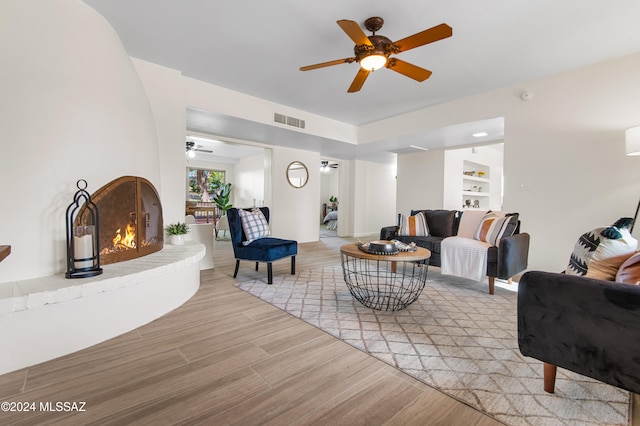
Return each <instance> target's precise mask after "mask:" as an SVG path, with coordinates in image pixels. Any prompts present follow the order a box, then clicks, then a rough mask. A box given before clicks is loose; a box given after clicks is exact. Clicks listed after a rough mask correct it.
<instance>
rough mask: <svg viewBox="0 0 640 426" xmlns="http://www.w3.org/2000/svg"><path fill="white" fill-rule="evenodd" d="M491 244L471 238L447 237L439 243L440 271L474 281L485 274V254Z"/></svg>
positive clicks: (480, 279)
mask: <svg viewBox="0 0 640 426" xmlns="http://www.w3.org/2000/svg"><path fill="white" fill-rule="evenodd" d="M489 247H491V244H488V243H485V242H482V241H478V240H474V239H473V238H464V237H449V238H445V239H444V240H442V242H441V243H440V260H441V266H440V272H441V273H442V274H443V275H455V276H457V277H462V278H467V279H470V280H474V281H483V280H484V277H485V276H486V275H487V255H488V252H489Z"/></svg>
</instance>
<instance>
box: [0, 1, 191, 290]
mask: <svg viewBox="0 0 640 426" xmlns="http://www.w3.org/2000/svg"><path fill="white" fill-rule="evenodd" d="M0 57H1V58H2V66H0V93H2V96H0V141H1V142H0V194H2V199H3V206H2V208H1V209H0V238H1V239H2V241H1V244H9V245H11V246H12V253H11V255H10V256H9V257H7V258H6V259H5V260H4V261H3V262H2V263H0V282H12V281H15V280H20V279H27V278H34V277H40V276H45V275H52V274H55V273H60V272H63V271H65V270H66V266H65V259H66V249H65V211H66V208H67V206H68V205H69V204H70V203H71V202H72V200H73V194H74V193H75V191H76V190H77V189H76V181H77V180H78V179H85V180H86V181H87V182H88V188H87V189H88V191H89V192H93V191H95V190H97V189H98V188H100V187H101V186H102V185H104V184H106V183H108V182H109V181H111V180H112V179H115V178H117V177H120V176H123V175H135V176H142V177H144V178H146V179H148V180H149V181H151V182H152V183H153V184H154V185H155V186H156V188H157V189H158V191H160V192H162V185H161V184H162V182H161V181H160V168H159V145H158V142H157V139H156V128H155V123H154V119H153V116H152V112H151V109H150V107H149V100H148V99H147V96H146V93H145V91H144V88H143V86H142V84H141V82H140V79H139V77H138V74H137V73H136V70H135V68H134V67H133V65H132V62H131V60H130V58H129V56H128V55H127V53H126V52H125V50H124V48H123V47H122V44H121V42H120V39H119V37H118V35H117V34H116V33H115V31H113V29H112V28H111V27H110V26H109V25H108V24H107V23H106V21H105V20H104V19H103V18H102V17H101V16H100V15H98V14H97V13H96V12H95V11H94V10H93V9H91V8H90V7H88V6H87V5H86V4H85V3H83V2H81V1H79V0H66V1H56V2H51V1H48V0H3V1H2V2H0ZM183 140H184V139H183Z"/></svg>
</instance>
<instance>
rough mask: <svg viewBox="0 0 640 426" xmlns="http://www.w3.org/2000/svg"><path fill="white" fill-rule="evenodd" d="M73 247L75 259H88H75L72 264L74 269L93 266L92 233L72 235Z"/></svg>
mask: <svg viewBox="0 0 640 426" xmlns="http://www.w3.org/2000/svg"><path fill="white" fill-rule="evenodd" d="M73 248H74V252H75V258H76V259H89V260H82V261H76V262H75V263H74V266H75V268H76V269H82V268H90V267H92V266H93V260H92V259H91V258H92V257H93V235H92V234H90V233H89V234H86V235H81V236H77V235H76V236H74V237H73Z"/></svg>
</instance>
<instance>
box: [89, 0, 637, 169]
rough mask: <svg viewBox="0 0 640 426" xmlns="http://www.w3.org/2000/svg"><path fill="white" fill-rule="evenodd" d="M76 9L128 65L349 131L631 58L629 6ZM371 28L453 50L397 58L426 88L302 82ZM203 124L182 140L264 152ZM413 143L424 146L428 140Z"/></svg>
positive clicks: (358, 0)
mask: <svg viewBox="0 0 640 426" xmlns="http://www.w3.org/2000/svg"><path fill="white" fill-rule="evenodd" d="M84 1H85V2H86V3H87V4H89V5H90V6H92V7H94V8H95V9H96V10H97V11H98V12H99V13H101V14H102V15H103V16H104V17H105V18H106V19H107V20H108V21H109V22H110V23H111V25H112V26H113V27H114V28H115V30H116V31H117V32H118V34H119V35H120V37H121V39H122V42H123V44H124V46H125V48H126V49H127V51H128V52H129V54H130V55H131V56H133V57H136V58H140V59H144V60H147V61H150V62H153V63H156V64H160V65H164V66H167V67H170V68H174V69H177V70H180V71H181V72H182V73H183V74H184V75H185V76H188V77H193V78H196V79H199V80H202V81H205V82H209V83H212V84H215V85H218V86H222V87H226V88H229V89H232V90H235V91H238V92H242V93H246V94H249V95H252V96H256V97H259V98H263V99H266V100H269V101H273V102H277V103H280V104H284V105H287V106H290V107H293V108H297V109H300V110H303V111H308V112H310V113H314V114H319V115H321V116H325V117H329V118H332V119H336V120H339V121H342V122H346V123H351V124H354V125H361V124H365V123H369V122H372V121H377V120H380V119H383V118H387V117H391V116H396V115H399V114H402V113H406V112H409V111H414V110H417V109H420V108H424V107H428V106H432V105H435V104H439V103H442V102H446V101H450V100H453V99H458V98H462V97H465V96H469V95H472V94H477V93H481V92H485V91H488V90H493V89H496V88H499V87H503V86H506V85H510V84H517V83H520V82H525V81H527V80H531V79H535V78H539V77H543V76H546V75H551V74H555V73H558V72H562V71H566V70H570V69H574V68H578V67H581V66H584V65H588V64H592V63H596V62H601V61H605V60H608V59H612V58H615V57H619V56H623V55H627V54H631V53H634V52H638V51H640V25H639V24H638V17H639V16H640V1H638V0H615V1H605V0H560V1H559V0H529V1H525V0H473V1H469V0H421V1H419V0H394V1H389V0H386V1H378V0H367V1H364V0H349V1H345V0H323V1H321V2H309V1H301V0H269V1H265V0H244V1H231V0H227V1H223V0H215V1H213V0H84ZM371 16H381V17H382V18H383V19H384V20H385V23H384V26H383V28H382V29H381V30H380V31H379V32H378V34H380V35H385V36H387V37H389V38H390V39H391V40H398V39H401V38H404V37H406V36H409V35H411V34H414V33H417V32H420V31H422V30H424V29H427V28H430V27H433V26H435V25H438V24H440V23H443V22H444V23H447V24H449V25H450V26H451V27H452V28H453V36H452V37H451V38H447V39H444V40H441V41H438V42H435V43H432V44H428V45H425V46H422V47H418V48H415V49H412V50H409V51H407V52H402V53H400V54H399V55H398V57H399V58H401V59H403V60H405V61H408V62H411V63H413V64H415V65H418V66H420V67H423V68H427V69H429V70H431V71H433V75H432V76H431V78H429V79H428V80H426V81H424V82H422V83H418V82H416V81H414V80H412V79H409V78H407V77H404V76H402V75H400V74H398V73H395V72H393V71H391V70H388V69H381V70H379V71H376V72H374V73H373V74H371V75H370V76H369V78H368V79H367V81H366V83H365V84H364V87H363V88H362V90H361V91H360V92H357V93H352V94H350V93H347V88H348V87H349V85H350V84H351V81H352V80H353V78H354V77H355V74H356V72H357V69H358V65H357V64H356V63H352V64H341V65H336V66H332V67H327V68H321V69H317V70H312V71H306V72H302V71H299V68H300V67H301V66H303V65H310V64H315V63H319V62H324V61H329V60H334V59H341V58H347V57H350V56H353V42H352V41H351V39H350V38H349V37H348V36H347V35H346V34H345V33H344V32H343V31H342V30H341V29H340V27H338V25H337V24H336V21H337V20H339V19H349V20H354V21H356V22H358V23H360V24H361V25H362V23H363V22H364V20H365V19H366V18H369V17H371ZM206 114H207V112H206V111H198V110H191V111H189V112H188V120H189V124H188V127H189V128H190V130H193V131H202V132H208V133H214V134H221V135H223V136H224V133H233V134H232V135H229V136H233V137H240V138H243V137H245V136H243V135H239V134H238V132H244V133H247V135H249V136H250V135H251V134H252V133H253V134H258V137H257V138H255V139H249V140H256V141H258V142H264V141H263V140H262V139H265V136H264V135H263V134H264V133H265V129H264V128H261V129H257V128H254V127H252V126H250V125H249V126H248V127H247V125H248V124H250V123H247V122H246V121H244V120H238V119H232V118H230V117H224V116H220V115H218V116H216V115H215V114H213V115H211V116H210V117H208V118H206V117H204V115H206ZM497 120H498V119H497ZM475 124H476V126H477V125H482V124H487V125H491V124H496V121H493V122H490V123H475ZM245 127H247V128H245ZM242 129H244V130H242ZM454 130H456V129H454ZM270 131H271V130H269V131H267V132H270ZM276 131H277V130H276ZM285 132H286V133H287V134H291V133H294V134H295V136H296V138H299V137H300V133H299V132H289V131H285ZM454 133H455V132H454ZM466 133H469V132H466ZM414 137H415V139H416V140H419V141H420V143H422V141H423V140H424V139H428V138H429V137H430V135H414ZM499 138H501V135H499V136H495V137H494V136H492V137H491V139H499ZM285 139H287V137H285ZM334 142H335V141H334ZM470 142H471V140H469V139H467V140H465V141H459V142H458V143H456V144H468V143H470ZM284 143H286V142H284ZM298 143H299V140H298ZM306 143H308V144H309V146H314V144H315V145H317V146H318V149H316V150H318V152H321V154H323V155H324V156H329V157H331V156H337V157H340V158H349V157H350V156H358V157H359V156H360V155H361V154H363V152H352V151H357V149H356V150H354V149H353V148H349V147H345V146H344V145H345V144H339V143H337V142H335V144H338V145H337V146H332V144H331V143H330V142H329V141H327V140H323V139H320V138H309V140H308V141H306ZM394 144H396V145H398V146H397V147H394ZM410 144H413V143H407V141H406V140H403V141H381V143H380V147H379V148H380V149H381V150H383V151H384V152H387V151H391V152H393V151H394V149H395V150H398V149H400V148H401V147H404V148H406V147H407V146H408V145H410ZM324 145H327V148H326V149H325V146H324ZM368 145H369V144H368ZM425 146H426V145H425ZM371 148H373V146H371V145H369V148H368V152H370V150H371ZM323 150H324V152H323ZM334 151H335V154H336V155H334Z"/></svg>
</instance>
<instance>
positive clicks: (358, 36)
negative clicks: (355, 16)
mask: <svg viewBox="0 0 640 426" xmlns="http://www.w3.org/2000/svg"><path fill="white" fill-rule="evenodd" d="M338 25H340V28H342V31H344V32H345V33H347V35H348V36H349V37H350V38H351V40H353V42H354V43H355V44H356V45H361V44H366V45H367V46H373V44H372V43H371V40H369V37H367V35H366V34H365V33H364V31H362V28H360V25H358V23H357V22H355V21H349V20H347V19H341V20H340V21H338Z"/></svg>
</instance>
